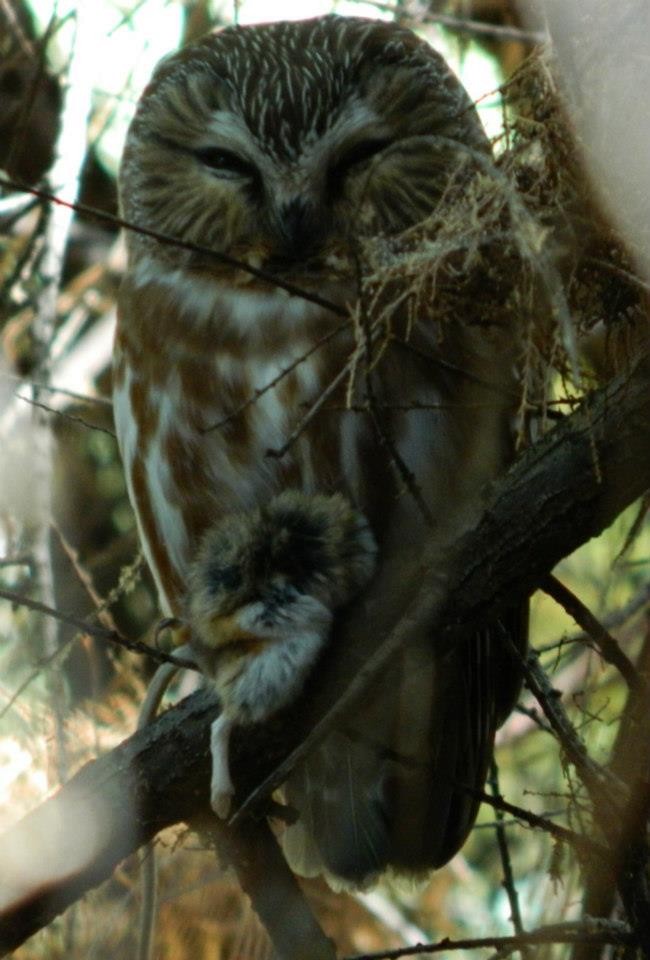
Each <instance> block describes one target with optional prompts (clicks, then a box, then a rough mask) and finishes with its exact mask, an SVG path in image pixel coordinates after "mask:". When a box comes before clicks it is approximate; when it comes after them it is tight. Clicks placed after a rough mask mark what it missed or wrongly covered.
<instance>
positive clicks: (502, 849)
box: [490, 758, 530, 960]
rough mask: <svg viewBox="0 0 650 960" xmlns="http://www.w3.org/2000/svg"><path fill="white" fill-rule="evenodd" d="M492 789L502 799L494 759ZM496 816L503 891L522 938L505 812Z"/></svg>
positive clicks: (526, 955)
mask: <svg viewBox="0 0 650 960" xmlns="http://www.w3.org/2000/svg"><path fill="white" fill-rule="evenodd" d="M490 789H491V790H492V794H493V796H494V797H495V798H497V799H500V798H501V791H500V789H499V768H498V766H497V763H496V760H495V759H494V758H493V759H492V763H491V764H490ZM495 814H496V823H495V833H496V838H497V846H498V847H499V856H500V857H501V868H502V870H503V889H504V890H505V891H506V896H507V897H508V903H509V904H510V919H511V920H512V926H513V927H514V930H515V933H516V934H517V935H518V936H520V935H521V934H522V933H524V932H525V931H524V925H523V922H522V919H521V910H520V908H519V896H518V894H517V887H516V885H515V877H514V874H513V872H512V860H511V859H510V848H509V847H508V837H507V836H506V831H505V826H504V812H503V810H501V809H499V808H498V807H495ZM520 952H521V956H522V958H523V960H528V958H529V957H530V951H529V950H527V949H526V948H525V947H522V949H521V951H520Z"/></svg>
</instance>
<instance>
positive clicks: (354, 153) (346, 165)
mask: <svg viewBox="0 0 650 960" xmlns="http://www.w3.org/2000/svg"><path fill="white" fill-rule="evenodd" d="M390 142H391V141H390V140H388V139H387V138H386V137H376V138H373V139H368V140H360V141H359V143H355V144H354V146H353V147H350V149H349V150H347V151H346V152H345V153H344V154H343V156H342V157H340V158H339V159H338V160H337V162H336V163H334V164H333V165H332V166H331V167H330V170H329V175H328V178H329V181H330V184H331V185H332V186H335V185H336V183H337V181H338V180H340V179H341V178H342V177H344V176H345V175H346V174H347V173H348V172H349V171H350V170H352V169H353V168H354V167H357V166H360V165H361V164H362V163H364V162H365V161H366V160H372V158H373V157H375V156H376V155H377V154H378V153H381V151H382V150H385V149H386V147H387V146H389V145H390Z"/></svg>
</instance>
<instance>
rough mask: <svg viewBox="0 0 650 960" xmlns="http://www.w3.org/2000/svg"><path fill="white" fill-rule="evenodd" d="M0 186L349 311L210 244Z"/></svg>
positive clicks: (0, 181) (3, 182)
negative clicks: (207, 258) (203, 243)
mask: <svg viewBox="0 0 650 960" xmlns="http://www.w3.org/2000/svg"><path fill="white" fill-rule="evenodd" d="M0 187H5V188H6V189H8V190H19V191H21V192H22V193H31V194H33V195H34V196H35V197H38V198H39V199H40V200H44V201H46V202H47V203H55V204H58V205H59V206H62V207H67V208H68V209H69V210H75V211H76V212H77V213H83V214H85V215H86V216H89V217H93V218H94V219H95V220H100V221H103V222H104V223H110V224H111V225H112V226H114V227H118V228H122V229H124V230H131V231H132V232H133V233H139V234H141V235H142V236H143V237H149V238H150V239H152V240H155V241H156V242H157V243H160V244H162V245H163V246H167V247H176V248H177V249H179V250H188V251H189V252H190V253H196V254H198V255H199V256H204V257H209V258H210V259H211V260H215V261H217V262H218V263H222V264H223V265H224V266H227V267H232V268H233V269H235V270H241V271H242V272H243V273H249V274H250V275H251V276H252V277H256V278H257V279H258V280H263V281H264V282H265V283H270V284H271V285H272V286H275V287H280V289H282V290H286V291H287V293H290V294H291V295H292V296H294V297H300V299H301V300H308V301H309V302H310V303H315V304H316V306H319V307H323V308H324V309H325V310H329V311H330V312H331V313H335V314H337V316H339V317H346V316H347V315H348V311H347V310H346V309H345V308H344V307H340V306H339V305H338V304H336V303H333V302H332V301H331V300H326V299H325V298H324V297H319V296H318V294H316V293H310V291H309V290H303V289H302V287H299V286H297V284H295V283H290V282H289V281H288V280H282V279H280V277H278V276H276V275H275V274H273V273H267V271H266V270H259V269H258V268H257V267H253V266H251V265H250V264H249V263H245V262H244V261H243V260H237V259H236V258H235V257H231V256H229V255H228V254H227V253H223V252H222V251H221V250H213V249H212V248H211V247H204V246H202V245H201V244H199V243H192V242H191V241H189V240H181V239H179V238H178V237H172V236H169V234H167V233H160V232H159V231H158V230H149V229H148V228H147V227H142V226H138V224H136V223H130V222H129V221H128V220H124V218H123V217H116V216H115V215H114V214H112V213H106V211H104V210H98V209H96V208H95V207H90V206H88V204H86V203H70V202H68V201H67V200H62V199H61V198H60V197H57V196H56V195H55V194H53V193H49V192H48V191H47V190H39V189H38V188H36V187H31V186H29V185H28V184H26V183H20V182H19V181H18V180H13V179H10V178H9V177H5V176H0Z"/></svg>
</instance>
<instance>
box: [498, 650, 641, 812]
mask: <svg viewBox="0 0 650 960" xmlns="http://www.w3.org/2000/svg"><path fill="white" fill-rule="evenodd" d="M504 639H505V640H506V642H507V643H508V645H509V647H510V649H511V650H512V652H513V654H514V656H516V657H517V658H518V659H519V660H520V662H521V664H522V669H523V672H524V677H525V680H526V684H527V686H528V688H529V689H530V691H531V693H532V694H533V695H534V696H535V697H536V698H537V701H538V702H539V705H540V706H541V708H542V710H543V711H544V715H545V716H546V719H547V720H548V722H549V724H550V725H551V727H552V728H553V732H554V733H555V735H556V736H557V738H558V740H559V742H560V745H561V747H562V749H563V751H564V753H565V755H566V757H567V759H568V760H569V761H570V762H571V763H572V764H573V766H574V767H575V768H576V770H577V772H578V775H579V776H580V779H581V780H582V782H583V783H584V785H585V786H586V788H587V790H588V791H589V794H590V795H591V796H592V799H593V800H594V801H595V803H596V804H597V806H598V807H602V804H603V802H604V801H606V802H607V803H608V804H609V805H610V808H611V809H610V814H611V815H612V816H614V811H615V810H616V808H617V806H618V805H620V803H622V802H623V801H624V797H625V789H624V787H623V785H622V784H621V782H620V780H619V779H618V777H615V776H614V775H613V774H612V773H611V772H610V771H609V770H607V769H606V768H605V767H602V766H600V764H597V763H596V762H595V760H593V759H592V758H591V757H590V756H589V753H588V752H587V748H586V747H585V745H584V743H583V741H582V740H581V739H580V736H579V734H578V733H577V731H576V729H575V727H574V726H573V724H572V723H571V721H570V719H569V717H568V715H567V713H566V710H565V709H564V707H563V705H562V701H561V693H560V691H559V690H556V689H555V688H554V687H553V685H552V683H551V681H550V680H549V678H548V677H547V675H546V673H545V671H544V670H543V669H542V667H541V665H540V663H539V658H538V656H537V654H536V653H535V652H534V651H531V652H530V653H529V654H528V656H527V657H526V658H524V657H522V656H521V653H520V652H519V651H518V650H517V649H516V647H515V645H514V644H513V643H511V642H510V640H509V639H508V638H507V637H504ZM617 801H618V803H617Z"/></svg>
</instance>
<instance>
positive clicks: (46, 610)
mask: <svg viewBox="0 0 650 960" xmlns="http://www.w3.org/2000/svg"><path fill="white" fill-rule="evenodd" d="M0 599H2V600H9V601H10V602H11V603H15V604H17V605H18V606H21V607H27V609H28V610H32V611H33V612H34V613H43V614H45V615H46V616H48V617H53V618H54V619H55V620H58V621H60V622H61V623H67V624H69V625H70V626H71V627H76V628H77V630H80V631H81V632H82V633H86V634H88V636H89V637H96V638H97V639H98V640H106V641H107V642H108V643H116V644H117V645H118V646H120V647H124V648H125V649H126V650H130V651H131V652H132V653H139V654H144V656H147V657H150V659H151V660H153V661H154V662H155V663H174V664H176V666H178V667H181V668H182V669H184V670H196V669H197V666H196V664H195V663H192V662H191V661H190V660H184V659H182V658H181V657H175V656H173V655H172V654H169V653H163V652H162V650H157V649H156V648H155V647H150V646H149V645H148V644H146V643H141V642H140V641H139V640H131V639H130V638H129V637H125V636H124V635H123V634H121V633H118V631H117V630H107V629H106V628H105V627H98V626H97V625H96V624H94V623H88V621H87V620H82V619H81V618H80V617H75V616H74V615H73V614H69V613H64V612H63V611H61V610H56V609H54V608H53V607H49V606H47V604H45V603H39V601H38V600H32V599H30V597H25V596H23V595H22V594H20V593H14V591H13V590H0Z"/></svg>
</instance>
